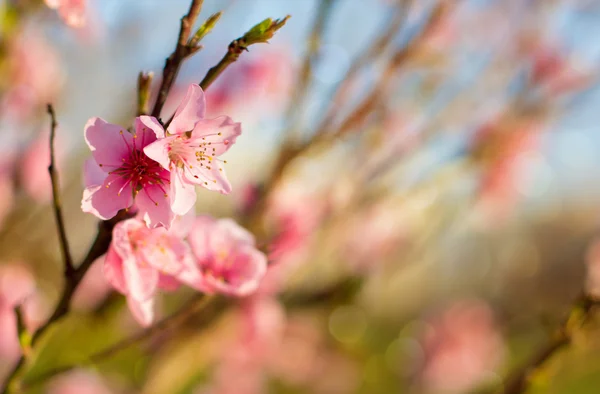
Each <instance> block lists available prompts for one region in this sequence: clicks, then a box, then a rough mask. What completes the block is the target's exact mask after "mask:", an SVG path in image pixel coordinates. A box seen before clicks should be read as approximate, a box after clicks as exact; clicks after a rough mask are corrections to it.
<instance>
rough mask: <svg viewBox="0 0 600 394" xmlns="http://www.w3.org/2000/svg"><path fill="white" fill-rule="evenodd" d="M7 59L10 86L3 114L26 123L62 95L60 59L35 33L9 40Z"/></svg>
mask: <svg viewBox="0 0 600 394" xmlns="http://www.w3.org/2000/svg"><path fill="white" fill-rule="evenodd" d="M6 58H7V59H8V72H7V77H6V81H8V82H9V85H8V88H7V91H6V92H5V93H4V95H3V97H2V101H1V103H0V109H1V111H0V112H2V113H3V114H4V115H5V116H6V117H8V118H14V119H15V120H16V121H25V120H28V119H29V118H30V117H32V116H34V115H35V114H36V112H35V111H37V110H39V109H40V107H41V106H42V105H46V104H47V103H49V102H52V101H53V100H54V99H55V97H56V95H57V94H58V93H59V91H60V88H61V87H62V84H63V79H64V78H63V77H64V74H63V72H62V66H61V62H60V58H59V56H58V55H57V53H56V52H55V50H54V48H53V47H52V46H50V45H49V44H48V42H47V41H46V40H45V39H44V36H43V35H42V34H41V33H40V32H38V31H35V30H29V31H26V32H21V33H20V34H18V35H16V36H15V38H14V39H13V40H11V41H9V43H8V56H7V57H6ZM41 64H43V67H40V65H41Z"/></svg>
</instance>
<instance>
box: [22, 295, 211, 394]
mask: <svg viewBox="0 0 600 394" xmlns="http://www.w3.org/2000/svg"><path fill="white" fill-rule="evenodd" d="M211 301H214V298H213V297H210V296H206V295H204V294H201V293H199V294H196V295H195V296H194V297H192V298H191V299H190V300H189V301H188V302H186V303H185V304H184V305H183V306H182V307H181V308H179V309H178V310H177V311H176V312H174V313H173V314H172V315H170V316H168V317H165V318H164V319H162V320H161V321H159V322H157V323H156V324H154V325H152V326H150V327H148V328H146V329H144V330H142V331H140V332H138V333H136V334H134V335H132V336H130V337H127V338H124V339H121V340H119V341H117V342H115V343H114V344H113V345H110V346H108V347H107V348H105V349H104V350H102V351H100V352H98V353H95V354H93V355H91V356H89V357H88V358H87V360H86V361H84V362H80V363H74V364H69V365H64V366H61V367H59V368H55V369H52V370H50V371H47V372H45V373H43V374H41V375H39V376H37V377H34V378H32V379H29V380H27V381H25V382H24V386H26V387H27V388H31V387H33V386H36V385H38V384H41V383H44V382H46V381H47V380H49V379H51V378H53V377H54V376H57V375H60V374H62V373H65V372H68V371H71V370H73V369H75V368H78V367H82V366H86V365H94V364H98V363H100V362H102V361H104V360H107V359H109V358H111V357H112V356H114V355H115V354H117V353H120V352H121V351H123V350H125V349H127V348H129V347H131V346H134V345H136V344H139V343H142V342H144V341H146V340H148V339H150V338H152V337H154V336H156V335H157V334H162V333H165V332H167V331H169V330H172V329H174V328H177V327H178V326H180V325H182V324H184V323H185V322H186V321H187V320H188V319H190V318H191V317H192V316H194V315H195V314H197V313H199V312H201V311H203V310H204V309H205V308H206V307H207V306H208V305H209V304H210V303H211ZM213 303H214V302H213Z"/></svg>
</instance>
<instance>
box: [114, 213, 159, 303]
mask: <svg viewBox="0 0 600 394" xmlns="http://www.w3.org/2000/svg"><path fill="white" fill-rule="evenodd" d="M132 234H134V235H135V238H136V240H137V242H139V240H140V238H143V237H149V236H150V234H151V230H150V229H148V228H146V227H145V226H144V223H143V222H141V221H140V220H138V219H135V218H134V219H128V220H124V221H122V222H120V223H117V225H116V226H115V228H114V229H113V242H112V246H113V247H114V249H115V252H116V253H118V255H119V256H120V257H121V259H122V264H123V277H124V279H125V285H126V287H127V294H128V295H129V296H130V297H133V298H135V299H137V300H140V301H141V300H146V299H149V298H151V297H152V296H153V294H154V292H155V290H156V286H157V285H158V272H157V271H156V270H155V269H154V268H153V267H151V266H150V265H149V264H148V262H147V261H143V260H140V257H141V255H140V254H138V253H136V252H135V251H134V249H133V247H132V239H131V235H132Z"/></svg>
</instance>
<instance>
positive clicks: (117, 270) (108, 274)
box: [104, 246, 127, 294]
mask: <svg viewBox="0 0 600 394" xmlns="http://www.w3.org/2000/svg"><path fill="white" fill-rule="evenodd" d="M104 277H105V278H106V280H107V282H108V283H110V284H111V285H112V286H113V287H114V288H115V289H116V290H117V291H118V292H119V293H122V294H127V285H126V284H125V277H124V276H123V260H122V259H121V257H120V256H119V255H118V254H117V252H116V251H115V249H114V248H113V247H112V246H111V247H110V248H109V249H108V252H107V253H106V256H105V258H104Z"/></svg>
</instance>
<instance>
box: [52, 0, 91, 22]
mask: <svg viewBox="0 0 600 394" xmlns="http://www.w3.org/2000/svg"><path fill="white" fill-rule="evenodd" d="M58 14H59V15H60V17H61V18H62V19H63V21H65V23H66V24H67V25H68V26H71V27H83V26H85V0H63V2H62V4H61V6H60V8H59V9H58Z"/></svg>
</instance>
